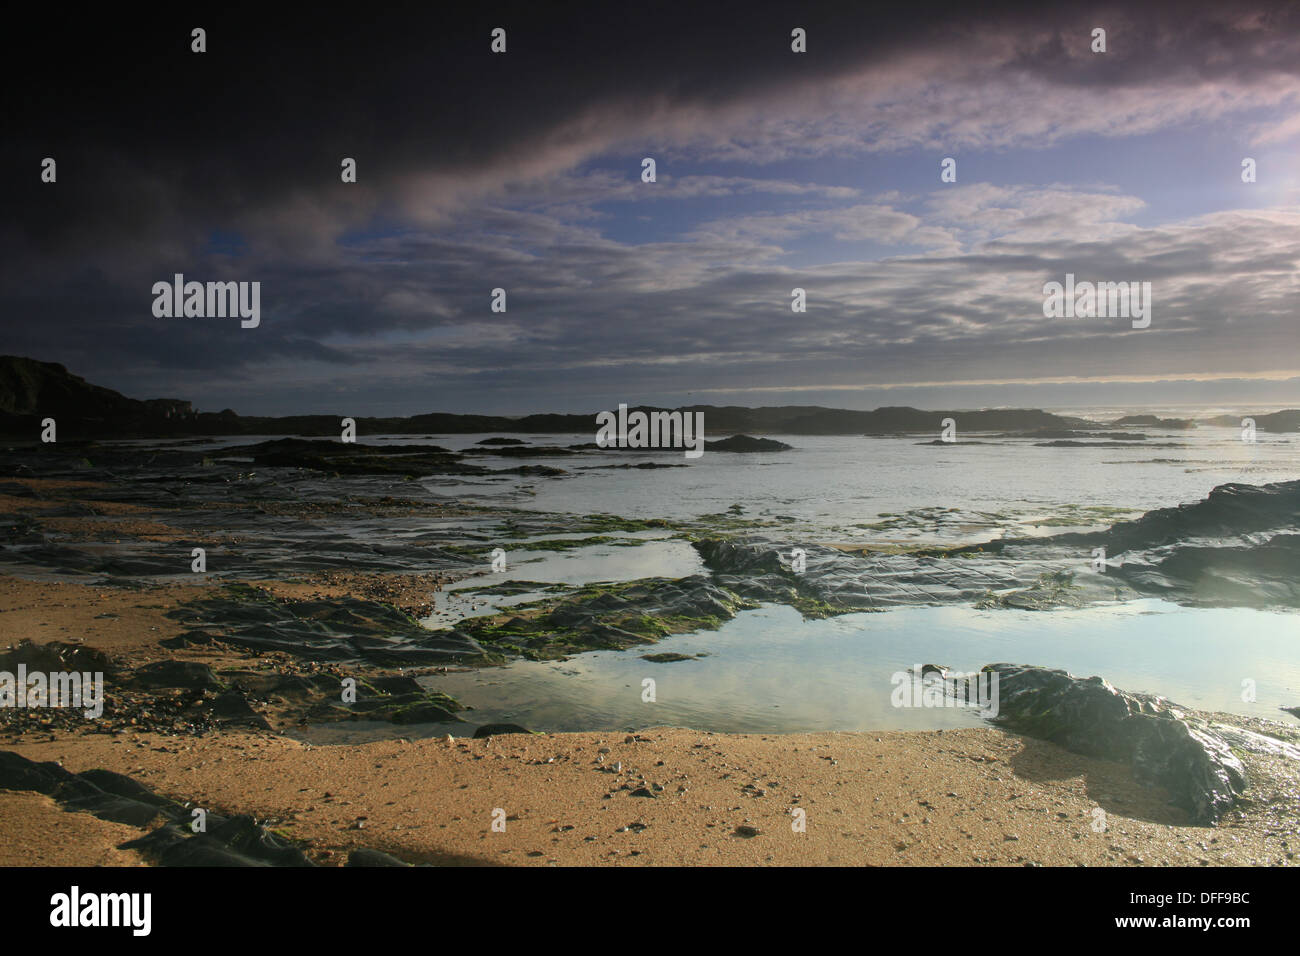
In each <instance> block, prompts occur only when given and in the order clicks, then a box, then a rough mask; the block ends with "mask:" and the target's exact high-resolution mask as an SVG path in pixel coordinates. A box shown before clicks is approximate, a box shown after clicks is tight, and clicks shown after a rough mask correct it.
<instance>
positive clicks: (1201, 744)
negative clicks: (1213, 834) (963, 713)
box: [984, 664, 1246, 825]
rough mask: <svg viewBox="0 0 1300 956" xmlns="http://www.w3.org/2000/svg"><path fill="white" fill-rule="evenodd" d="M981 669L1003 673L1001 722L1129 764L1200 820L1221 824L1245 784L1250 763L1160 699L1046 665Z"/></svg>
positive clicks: (1141, 777)
mask: <svg viewBox="0 0 1300 956" xmlns="http://www.w3.org/2000/svg"><path fill="white" fill-rule="evenodd" d="M984 671H986V672H992V673H995V674H997V675H998V690H997V695H998V696H997V701H998V712H997V716H996V717H995V718H994V720H995V721H996V722H997V723H999V724H1001V725H1003V726H1005V727H1008V728H1010V729H1012V730H1016V731H1019V732H1020V733H1024V734H1027V735H1029V736H1031V737H1041V738H1043V739H1045V740H1050V741H1052V742H1053V743H1056V744H1059V745H1060V746H1062V747H1065V748H1066V749H1067V750H1072V751H1074V752H1075V753H1081V754H1085V755H1087V756H1091V757H1100V758H1103V759H1106V760H1116V761H1120V762H1124V763H1128V764H1131V765H1132V767H1133V774H1134V776H1135V777H1136V778H1137V779H1138V781H1139V782H1141V783H1144V784H1147V785H1149V786H1150V785H1157V786H1162V787H1164V788H1165V789H1166V790H1167V791H1168V792H1169V794H1170V796H1171V798H1172V800H1173V802H1174V803H1175V804H1176V805H1178V806H1180V807H1182V808H1183V809H1185V810H1186V811H1187V812H1188V813H1190V814H1191V816H1192V819H1193V821H1194V822H1196V823H1197V824H1202V825H1212V824H1214V823H1217V822H1218V820H1219V818H1220V817H1222V816H1223V814H1224V813H1226V812H1227V811H1228V810H1230V809H1232V807H1233V806H1234V805H1235V803H1236V801H1237V798H1238V796H1240V795H1241V793H1242V792H1243V791H1244V790H1245V789H1246V771H1245V768H1244V767H1243V766H1242V764H1241V761H1239V760H1238V759H1237V758H1236V757H1235V756H1234V755H1233V753H1232V750H1231V748H1230V747H1229V746H1228V744H1227V742H1226V741H1224V740H1223V739H1222V738H1221V737H1220V736H1219V735H1218V734H1217V733H1215V732H1214V731H1213V730H1211V729H1210V727H1209V726H1208V725H1204V726H1194V725H1193V724H1194V722H1193V721H1192V720H1191V719H1189V718H1188V717H1187V716H1186V715H1185V714H1184V713H1183V712H1182V710H1181V709H1180V708H1179V707H1178V706H1177V705H1175V704H1172V703H1170V702H1169V701H1167V700H1165V699H1164V698H1162V697H1154V696H1151V695H1147V694H1129V693H1125V692H1124V691H1121V690H1117V689H1116V688H1114V687H1112V686H1111V685H1110V684H1109V683H1107V682H1106V681H1105V680H1103V679H1102V678H1100V677H1088V678H1080V677H1074V676H1073V675H1071V674H1069V673H1067V672H1066V671H1063V670H1056V669H1052V668H1047V667H1026V666H1021V665H1019V664H989V665H988V666H986V667H985V668H984Z"/></svg>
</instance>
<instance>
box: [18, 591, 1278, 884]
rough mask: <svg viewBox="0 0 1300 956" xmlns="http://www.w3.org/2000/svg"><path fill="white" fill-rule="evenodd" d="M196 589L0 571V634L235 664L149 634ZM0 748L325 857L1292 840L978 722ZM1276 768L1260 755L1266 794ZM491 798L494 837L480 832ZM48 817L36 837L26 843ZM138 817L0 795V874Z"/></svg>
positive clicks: (820, 857)
mask: <svg viewBox="0 0 1300 956" xmlns="http://www.w3.org/2000/svg"><path fill="white" fill-rule="evenodd" d="M196 590H201V588H199V587H197V586H174V587H173V586H165V587H160V588H153V589H149V590H146V591H124V590H120V589H114V588H99V587H95V586H89V585H81V584H74V583H50V582H32V581H24V580H21V579H18V578H15V577H12V576H6V577H4V578H2V579H0V606H2V607H3V611H2V612H0V626H2V627H3V629H4V632H5V633H6V634H14V633H35V634H37V635H40V637H41V638H45V639H47V640H66V639H67V638H68V636H69V635H70V634H74V633H75V634H84V635H85V640H86V643H87V644H90V645H93V646H97V647H100V648H103V649H105V650H111V651H112V652H113V653H114V654H116V655H119V657H120V658H124V659H127V660H130V661H132V662H133V663H142V662H146V661H150V660H158V659H162V658H167V659H173V658H174V659H191V660H206V661H208V662H209V663H217V662H218V661H221V660H224V661H225V663H228V664H230V663H238V662H239V661H240V660H241V659H242V660H243V661H244V662H245V664H247V663H248V661H249V660H251V659H253V658H254V656H255V655H253V654H249V653H246V652H241V651H238V650H233V649H225V650H222V651H215V650H212V649H205V648H195V649H189V650H183V651H174V652H166V651H164V650H163V649H162V648H160V647H159V646H158V644H157V642H158V640H159V639H163V638H167V637H169V636H174V630H175V626H174V624H173V622H172V621H171V620H170V619H168V618H167V617H165V616H163V615H164V612H165V610H166V609H167V608H168V607H169V606H171V605H172V604H173V603H174V602H175V601H176V600H178V599H179V598H182V597H192V596H193V592H194V591H196ZM105 614H113V615H116V617H112V618H105V617H103V615H105ZM127 622H129V624H128V623H127ZM38 640H39V638H38ZM263 656H264V655H260V654H259V655H256V657H263ZM128 720H129V719H128ZM0 749H5V750H12V751H14V752H16V753H19V754H21V755H22V756H24V757H27V758H28V759H31V760H35V761H57V762H59V763H61V764H62V765H63V766H64V767H65V768H66V769H68V770H70V771H72V772H74V773H77V772H81V771H83V770H90V769H94V768H104V769H108V770H113V771H116V772H118V773H121V774H125V775H127V776H130V777H132V778H133V779H135V780H138V781H139V782H141V783H143V784H145V785H146V786H148V787H150V788H151V789H153V790H154V791H155V792H157V793H159V794H161V795H163V796H167V797H170V798H172V799H175V800H177V801H179V802H182V803H186V804H191V805H193V806H199V807H204V808H207V809H210V810H215V811H218V812H221V813H245V814H251V815H253V816H254V817H256V818H257V819H258V820H259V821H261V822H263V823H264V824H265V825H266V826H267V827H268V828H270V829H272V830H273V831H275V832H277V833H279V834H281V835H283V836H286V837H289V838H291V839H293V840H295V841H301V842H302V843H303V845H305V846H306V847H307V848H308V855H309V856H311V857H312V858H313V859H314V860H316V861H317V862H320V863H322V864H326V865H329V864H338V863H342V862H343V861H344V859H345V858H346V856H347V853H348V851H350V850H353V849H357V848H361V847H366V848H371V849H379V850H383V851H385V852H388V853H391V854H392V855H394V856H396V857H398V858H399V859H401V860H404V861H406V862H408V863H421V862H427V863H435V864H439V865H547V864H560V865H598V864H599V865H614V864H622V865H699V864H703V865H746V866H747V865H764V864H768V865H821V864H830V865H853V866H857V865H872V866H885V865H900V864H901V865H954V864H955V865H964V866H973V865H1047V866H1051V865H1065V866H1075V865H1084V866H1098V865H1148V866H1177V865H1185V866H1196V865H1223V864H1251V865H1275V864H1276V865H1291V864H1293V863H1294V855H1295V854H1294V851H1295V850H1296V848H1297V837H1296V836H1295V830H1294V827H1293V826H1292V825H1290V824H1288V823H1287V822H1286V818H1285V817H1279V816H1278V814H1279V813H1280V812H1282V811H1286V812H1291V810H1293V804H1292V805H1291V806H1290V807H1288V804H1287V802H1286V801H1285V800H1283V801H1282V802H1281V803H1277V804H1275V803H1273V802H1271V801H1270V800H1269V799H1267V797H1258V796H1257V797H1256V799H1255V800H1254V801H1253V803H1252V804H1251V805H1250V806H1248V807H1247V808H1246V809H1244V810H1242V811H1239V812H1237V813H1234V814H1233V815H1232V819H1230V820H1227V821H1225V823H1224V824H1222V825H1220V826H1219V827H1196V826H1189V825H1187V820H1186V814H1185V813H1184V812H1183V811H1181V810H1179V809H1177V808H1174V807H1171V806H1169V805H1168V802H1167V800H1166V798H1165V796H1164V795H1163V794H1161V793H1160V792H1159V791H1158V790H1154V789H1152V788H1149V787H1145V786H1142V785H1140V784H1138V783H1137V782H1135V780H1134V779H1133V774H1132V771H1131V770H1130V768H1128V767H1127V766H1124V765H1121V764H1118V763H1113V762H1108V761H1104V760H1096V759H1091V758H1088V757H1084V756H1080V755H1078V754H1074V753H1070V752H1068V751H1065V750H1063V749H1061V748H1060V747H1057V746H1055V745H1054V744H1051V743H1047V742H1044V741H1039V740H1034V739H1031V738H1027V737H1023V736H1019V735H1015V734H1009V733H1005V732H1003V731H1000V730H995V729H972V730H953V731H932V732H879V733H819V734H782V735H774V734H757V735H737V734H712V733H700V732H697V731H694V730H689V729H680V728H676V729H675V728H656V729H652V730H645V731H642V732H639V733H636V734H621V733H581V734H527V735H520V734H511V735H504V736H498V737H493V738H489V739H480V740H476V739H471V738H467V737H459V738H454V739H447V738H425V739H408V738H401V739H397V740H391V741H382V742H376V743H369V744H361V745H339V746H312V745H310V744H307V743H303V742H301V741H299V740H294V739H290V738H287V737H285V736H281V735H278V734H274V733H267V732H261V733H250V732H244V731H237V730H223V731H220V732H214V733H208V734H205V735H202V736H193V735H172V734H160V733H136V732H132V730H131V729H130V726H129V723H128V724H127V726H125V727H123V726H120V725H119V726H116V727H114V728H113V729H112V730H111V731H109V732H95V730H94V728H90V727H82V728H79V729H70V728H51V729H49V730H45V729H40V730H28V731H27V732H25V733H17V734H12V733H11V734H7V735H6V736H5V737H3V738H0ZM1252 769H1256V768H1254V767H1252ZM1286 770H1287V768H1285V767H1280V768H1279V767H1273V768H1269V769H1268V772H1269V773H1270V774H1272V775H1273V776H1272V777H1271V779H1273V781H1274V783H1273V787H1274V788H1275V789H1277V790H1278V791H1279V792H1284V791H1285V789H1286V786H1287V782H1286V780H1285V773H1286ZM1296 785H1297V781H1296V780H1295V779H1292V780H1291V781H1290V787H1291V792H1292V793H1294V792H1295V787H1296ZM1257 786H1259V785H1257ZM1257 792H1264V793H1267V792H1268V791H1267V788H1266V787H1262V786H1261V790H1260V791H1257ZM796 810H802V811H803V816H802V820H800V817H799V815H798V814H796V813H795V812H794V811H796ZM495 811H504V832H500V831H499V830H494V829H493V820H494V812H495ZM501 816H502V814H501V813H497V818H498V819H500V818H501ZM1101 821H1104V827H1103V826H1102V823H1101ZM801 823H802V827H800V824H801ZM53 828H59V829H58V831H57V832H58V833H59V839H57V840H54V839H46V838H45V837H43V836H42V834H45V835H47V836H48V835H49V834H50V833H52V832H54V829H53ZM801 830H802V832H801ZM144 832H147V831H146V830H143V829H138V828H133V827H129V826H123V825H120V824H113V823H107V822H105V821H101V820H97V819H95V818H94V817H92V816H90V815H89V814H86V813H77V812H69V811H66V810H63V809H60V808H59V807H58V806H57V805H56V804H55V803H54V802H53V801H51V800H50V799H49V798H48V797H44V796H38V795H35V794H31V793H15V792H9V791H5V792H3V793H0V845H2V846H3V847H4V848H5V851H4V852H5V855H4V857H3V858H2V859H0V862H2V863H3V864H4V865H24V864H28V863H41V864H54V865H57V864H79V865H80V864H86V863H104V864H108V865H139V864H140V863H142V862H143V860H142V858H141V857H140V856H139V854H138V853H136V852H135V851H122V850H118V849H116V847H117V846H118V845H119V844H121V843H123V842H125V841H126V840H128V839H132V838H134V837H136V836H140V835H143V833H144ZM37 848H39V849H37ZM60 848H61V849H60Z"/></svg>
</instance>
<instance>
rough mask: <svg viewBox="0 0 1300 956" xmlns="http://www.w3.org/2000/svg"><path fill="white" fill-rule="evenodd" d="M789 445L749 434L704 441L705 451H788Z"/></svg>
mask: <svg viewBox="0 0 1300 956" xmlns="http://www.w3.org/2000/svg"><path fill="white" fill-rule="evenodd" d="M791 447H792V446H790V445H787V444H786V443H785V442H781V441H777V440H776V439H774V438H752V437H750V436H749V435H732V436H731V437H730V438H722V439H719V440H718V441H706V442H705V443H704V450H705V451H731V452H754V451H790V449H791Z"/></svg>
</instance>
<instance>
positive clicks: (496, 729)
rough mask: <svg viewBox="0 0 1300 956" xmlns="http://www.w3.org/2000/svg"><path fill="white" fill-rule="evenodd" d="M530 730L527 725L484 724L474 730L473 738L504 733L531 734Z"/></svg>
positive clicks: (498, 735) (480, 738)
mask: <svg viewBox="0 0 1300 956" xmlns="http://www.w3.org/2000/svg"><path fill="white" fill-rule="evenodd" d="M531 733H532V731H531V730H529V729H528V728H527V727H520V726H519V725H518V724H484V725H483V726H482V727H480V728H478V730H476V731H474V739H475V740H482V739H483V738H484V737H500V736H502V735H504V734H531Z"/></svg>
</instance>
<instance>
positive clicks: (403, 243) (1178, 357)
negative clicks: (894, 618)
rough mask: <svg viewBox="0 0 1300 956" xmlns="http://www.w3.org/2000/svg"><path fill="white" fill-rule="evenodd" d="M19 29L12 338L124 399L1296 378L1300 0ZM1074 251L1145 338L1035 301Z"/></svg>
mask: <svg viewBox="0 0 1300 956" xmlns="http://www.w3.org/2000/svg"><path fill="white" fill-rule="evenodd" d="M701 8H703V9H701ZM837 8H838V9H837ZM1044 8H1046V9H1044ZM195 27H202V28H203V29H205V30H206V47H207V48H206V52H202V53H196V52H193V51H192V50H191V44H192V34H191V31H192V30H193V29H194V28H195ZM498 27H499V28H502V29H504V30H505V43H506V50H505V52H504V53H497V52H493V51H492V49H491V46H492V31H493V30H494V29H495V28H498ZM795 28H801V29H803V30H804V31H805V32H806V52H803V53H797V52H794V51H793V50H792V48H791V45H792V37H791V33H792V30H794V29H795ZM1098 28H1100V29H1103V30H1104V31H1105V45H1106V49H1105V52H1095V51H1094V50H1093V46H1094V45H1095V39H1094V30H1096V29H1098ZM11 35H12V36H15V37H21V43H20V44H19V46H20V47H21V54H22V55H25V56H26V59H23V58H22V55H17V56H14V57H11V58H9V60H8V62H7V63H6V64H5V66H4V67H3V69H4V70H5V72H6V73H7V74H9V75H8V76H6V88H7V89H10V90H17V91H20V95H18V96H16V97H14V99H16V100H17V102H16V103H14V104H13V106H12V108H11V109H9V110H8V112H9V114H10V115H8V116H7V118H6V119H5V125H6V135H5V146H4V148H3V151H2V152H3V155H2V156H0V161H2V162H3V164H4V168H3V179H4V182H5V184H6V185H5V189H4V192H5V195H4V201H5V213H4V214H3V216H0V253H2V256H0V353H4V354H17V355H25V356H29V357H32V358H37V359H41V360H44V361H54V362H60V363H62V364H64V365H66V366H67V367H68V368H69V369H70V370H71V371H72V372H74V373H75V374H78V375H81V376H83V377H85V378H87V379H88V380H90V381H92V382H94V383H96V384H102V385H106V386H108V387H111V388H115V389H117V390H118V391H121V392H123V393H125V394H127V395H130V396H132V397H136V398H153V397H172V398H183V399H189V400H191V401H193V402H194V403H195V405H196V407H198V408H200V409H202V410H205V411H216V410H220V409H222V408H233V409H235V410H236V411H238V412H240V413H242V414H297V413H338V414H343V415H399V414H417V413H421V412H429V411H448V412H479V413H491V414H526V413H530V412H538V411H556V412H591V411H595V410H600V409H608V408H614V407H616V406H617V405H618V404H619V403H622V402H625V403H627V404H629V405H637V404H653V405H664V406H672V405H679V404H717V405H748V406H759V405H785V404H800V405H802V404H807V405H829V406H834V407H842V408H874V407H877V406H879V405H915V406H918V407H928V408H977V407H992V406H1007V405H1015V406H1031V407H1043V408H1066V407H1096V406H1113V407H1118V406H1132V407H1136V406H1139V405H1145V406H1156V407H1174V406H1181V405H1192V406H1198V405H1199V406H1213V407H1224V408H1230V407H1235V406H1244V407H1249V408H1250V409H1251V410H1271V409H1272V408H1281V407H1296V406H1298V405H1300V358H1298V351H1297V347H1296V346H1297V338H1298V337H1297V332H1298V321H1300V312H1298V306H1300V4H1295V3H1290V4H1283V3H1254V2H1251V0H1244V2H1240V3H1238V2H1234V3H1231V4H1225V3H1205V4H1201V3H1192V2H1187V3H1178V4H1165V3H1154V2H1153V3H1143V4H1118V5H1106V4H1075V5H1069V6H1062V7H1057V6H1055V5H1044V4H1032V5H1028V4H1027V5H999V4H987V5H986V4H969V3H968V4H962V5H954V6H952V7H951V8H949V7H946V6H945V5H944V4H916V3H906V4H905V3H898V4H886V5H875V6H873V5H870V4H857V3H854V4H844V3H838V4H824V5H819V4H816V3H811V4H810V3H797V4H795V3H788V4H762V3H746V4H725V3H715V4H707V5H706V4H699V3H693V4H672V3H655V4H649V5H639V4H618V5H615V4H611V3H604V4H599V5H578V4H564V3H555V4H527V5H517V6H513V5H508V4H493V3H482V4H476V5H472V9H471V10H469V11H468V12H464V13H459V14H448V13H446V12H444V11H443V10H440V9H439V8H437V7H436V6H430V5H427V4H426V5H421V6H414V5H412V6H410V7H407V8H398V9H391V10H379V11H371V10H369V9H366V10H359V11H357V12H356V13H355V14H354V15H351V16H349V15H345V14H342V13H341V14H340V15H338V16H324V15H312V16H310V17H305V16H297V17H288V18H286V19H284V20H277V19H275V18H274V16H273V15H272V14H270V13H268V11H267V9H266V7H265V5H261V6H249V7H240V6H237V5H234V6H222V7H221V8H219V9H213V10H211V11H203V10H199V9H197V8H196V9H193V10H186V11H183V12H180V13H178V12H176V11H175V10H171V11H170V12H167V13H161V14H156V15H154V14H146V13H141V12H136V11H130V12H126V13H123V12H122V11H120V10H113V11H111V12H106V13H95V14H89V13H88V14H84V15H83V14H78V15H77V19H75V20H71V21H66V20H64V19H56V18H50V17H48V16H47V17H44V18H42V19H35V20H33V21H32V22H31V23H26V24H24V23H21V22H17V23H16V24H15V26H14V28H13V32H12V34H11ZM46 157H50V158H53V159H55V161H56V164H57V166H56V180H55V182H53V183H50V182H42V180H41V169H42V167H41V163H42V160H43V159H44V158H46ZM345 157H349V158H352V159H355V161H356V170H357V176H356V182H348V183H345V182H343V181H342V178H341V175H340V170H341V162H342V160H343V159H344V158H345ZM647 157H648V158H653V159H654V161H655V173H656V176H655V181H654V182H645V181H643V178H642V171H643V160H644V159H646V158H647ZM945 159H952V160H955V181H952V182H945V181H943V180H942V178H941V171H942V163H943V161H944V160H945ZM1246 159H1251V160H1253V161H1254V170H1255V176H1254V181H1253V182H1243V167H1242V163H1243V160H1246ZM176 273H181V274H183V275H184V276H185V278H186V280H197V281H240V282H245V281H247V282H251V281H257V282H260V293H261V321H260V324H259V325H258V326H257V327H256V328H242V327H241V325H240V322H239V320H238V319H237V318H236V319H231V318H207V317H181V318H159V317H156V316H155V315H154V313H153V308H152V307H153V302H154V296H153V293H152V291H151V290H152V287H153V285H154V283H156V282H159V281H167V282H170V281H171V279H172V277H173V275H174V274H176ZM1067 274H1072V275H1074V276H1075V277H1076V279H1077V280H1078V281H1093V282H1148V283H1150V286H1151V322H1150V325H1149V327H1147V328H1141V329H1138V328H1133V327H1132V324H1131V323H1130V321H1129V320H1128V319H1126V318H1114V317H1074V318H1048V317H1046V316H1045V315H1044V309H1043V303H1044V284H1045V283H1048V282H1051V281H1057V282H1063V281H1064V280H1065V276H1066V275H1067ZM497 288H501V289H504V290H505V292H506V297H505V302H506V304H505V311H504V312H494V311H493V310H492V303H493V290H494V289H497ZM795 288H801V289H803V290H805V295H806V311H804V312H794V311H792V308H791V303H792V290H793V289H795Z"/></svg>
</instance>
